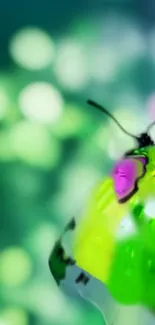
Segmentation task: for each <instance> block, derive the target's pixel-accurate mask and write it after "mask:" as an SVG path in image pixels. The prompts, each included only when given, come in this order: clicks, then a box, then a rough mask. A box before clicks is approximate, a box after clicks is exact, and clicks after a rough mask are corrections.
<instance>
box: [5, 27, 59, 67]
mask: <svg viewBox="0 0 155 325" xmlns="http://www.w3.org/2000/svg"><path fill="white" fill-rule="evenodd" d="M9 51H10V54H11V56H12V58H13V60H14V61H15V62H16V63H17V64H18V65H20V66H22V67H24V68H27V69H29V70H38V69H42V68H45V67H46V66H47V65H49V64H51V62H52V61H53V58H54V53H55V46H54V43H53V41H52V39H51V38H50V36H49V35H48V34H47V33H46V32H44V31H42V30H41V29H39V28H37V27H36V28H35V27H33V28H30V27H27V28H24V29H22V30H20V31H17V32H16V33H15V35H13V37H12V39H11V41H10V46H9Z"/></svg>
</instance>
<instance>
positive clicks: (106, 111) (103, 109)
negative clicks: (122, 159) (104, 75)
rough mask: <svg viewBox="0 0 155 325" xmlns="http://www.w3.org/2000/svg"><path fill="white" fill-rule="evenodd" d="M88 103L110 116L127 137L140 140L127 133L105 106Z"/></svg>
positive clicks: (92, 102) (89, 101)
mask: <svg viewBox="0 0 155 325" xmlns="http://www.w3.org/2000/svg"><path fill="white" fill-rule="evenodd" d="M87 103H88V104H89V105H90V106H93V107H95V108H97V109H98V110H100V111H101V112H103V113H105V114H106V115H108V116H109V117H110V118H111V119H112V120H113V121H114V122H115V123H116V124H117V126H118V127H119V128H120V129H121V130H122V131H123V132H124V133H125V134H127V135H129V136H130V137H132V138H134V139H136V140H138V137H136V136H135V135H134V134H131V133H130V132H128V131H126V130H125V129H124V128H123V126H122V125H121V124H120V123H119V122H118V121H117V120H116V118H115V117H114V116H113V115H112V114H111V113H110V112H108V110H106V109H105V108H104V107H103V106H101V105H99V104H97V103H96V102H94V101H93V100H90V99H88V101H87ZM154 123H155V122H154Z"/></svg>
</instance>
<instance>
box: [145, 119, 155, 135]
mask: <svg viewBox="0 0 155 325" xmlns="http://www.w3.org/2000/svg"><path fill="white" fill-rule="evenodd" d="M154 125H155V121H153V122H152V123H151V124H150V125H149V126H148V128H147V130H146V133H148V132H149V131H150V129H151V128H152V126H154Z"/></svg>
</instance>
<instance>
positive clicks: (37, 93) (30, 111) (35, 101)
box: [19, 82, 63, 123]
mask: <svg viewBox="0 0 155 325" xmlns="http://www.w3.org/2000/svg"><path fill="white" fill-rule="evenodd" d="M19 106H20V108H21V111H22V112H23V114H24V115H25V116H26V117H28V118H29V119H32V120H36V121H38V122H42V123H54V122H56V121H57V120H58V119H59V117H60V116H61V114H62V111H63V99H62V96H61V94H60V93H59V91H58V90H57V89H56V88H55V87H53V86H52V85H50V84H48V83H46V82H36V83H32V84H30V85H28V86H27V87H25V88H24V89H23V90H22V91H21V93H20V95H19Z"/></svg>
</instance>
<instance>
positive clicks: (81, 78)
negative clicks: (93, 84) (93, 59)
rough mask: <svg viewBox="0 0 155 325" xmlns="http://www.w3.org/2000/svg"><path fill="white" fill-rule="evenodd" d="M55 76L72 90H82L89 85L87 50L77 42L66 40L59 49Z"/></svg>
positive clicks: (65, 86)
mask: <svg viewBox="0 0 155 325" xmlns="http://www.w3.org/2000/svg"><path fill="white" fill-rule="evenodd" d="M54 70H55V74H56V76H57V78H58V80H59V82H60V84H61V85H62V86H63V87H64V88H66V89H68V90H70V91H78V90H81V89H82V88H83V87H84V86H85V85H86V83H87V80H88V72H87V60H86V56H85V50H84V48H83V46H81V44H79V43H78V42H77V41H75V40H65V41H63V42H62V43H61V44H60V45H59V47H58V53H57V57H56V61H55V68H54Z"/></svg>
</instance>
